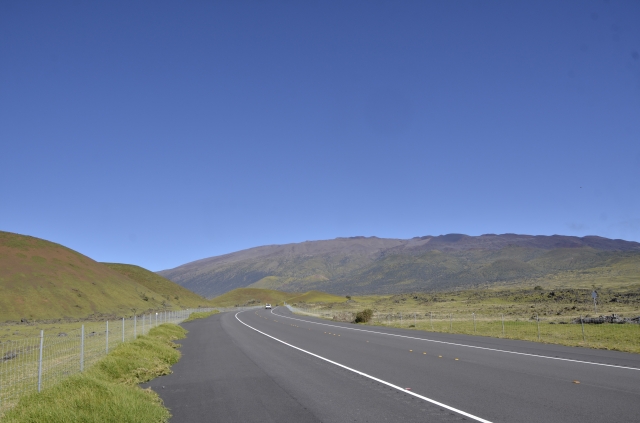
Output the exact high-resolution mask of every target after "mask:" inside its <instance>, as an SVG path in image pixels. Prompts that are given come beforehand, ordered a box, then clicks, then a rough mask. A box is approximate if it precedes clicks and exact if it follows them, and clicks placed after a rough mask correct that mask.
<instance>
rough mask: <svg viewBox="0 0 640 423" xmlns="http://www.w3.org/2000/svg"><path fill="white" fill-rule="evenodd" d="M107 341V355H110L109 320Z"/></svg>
mask: <svg viewBox="0 0 640 423" xmlns="http://www.w3.org/2000/svg"><path fill="white" fill-rule="evenodd" d="M106 339H107V354H109V321H108V320H107V333H106Z"/></svg>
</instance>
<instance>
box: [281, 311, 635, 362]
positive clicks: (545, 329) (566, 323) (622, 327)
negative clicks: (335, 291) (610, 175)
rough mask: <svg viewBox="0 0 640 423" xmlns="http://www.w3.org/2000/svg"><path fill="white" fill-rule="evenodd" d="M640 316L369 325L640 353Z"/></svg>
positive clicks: (377, 318)
mask: <svg viewBox="0 0 640 423" xmlns="http://www.w3.org/2000/svg"><path fill="white" fill-rule="evenodd" d="M288 307H289V309H290V310H291V311H292V312H294V313H297V314H303V315H309V316H315V317H321V318H324V319H330V320H334V321H341V322H353V321H354V319H355V312H353V311H344V310H342V311H341V310H326V309H324V310H323V309H321V308H317V307H293V306H288ZM639 323H640V317H634V318H626V319H625V318H621V317H618V316H615V315H612V316H601V317H598V318H585V317H582V316H572V317H566V316H563V317H562V319H556V318H548V317H545V318H540V317H538V316H537V315H532V316H531V317H530V318H522V317H514V316H505V315H499V316H486V315H478V314H476V313H467V314H462V313H457V314H453V313H448V314H444V313H439V314H438V313H432V312H425V311H424V310H421V311H402V312H399V311H398V312H394V311H384V312H376V311H374V313H373V317H372V319H371V321H370V322H369V324H371V325H380V326H389V327H396V328H407V329H418V330H424V331H430V332H444V333H455V334H466V335H480V336H490V337H495V338H508V339H519V340H525V341H536V342H545V343H550V344H562V345H570V346H584V347H591V348H604V349H615V350H619V351H626V352H634V353H640V324H639Z"/></svg>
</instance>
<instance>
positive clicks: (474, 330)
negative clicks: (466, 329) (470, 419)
mask: <svg viewBox="0 0 640 423" xmlns="http://www.w3.org/2000/svg"><path fill="white" fill-rule="evenodd" d="M471 314H472V315H473V333H476V314H475V313H471Z"/></svg>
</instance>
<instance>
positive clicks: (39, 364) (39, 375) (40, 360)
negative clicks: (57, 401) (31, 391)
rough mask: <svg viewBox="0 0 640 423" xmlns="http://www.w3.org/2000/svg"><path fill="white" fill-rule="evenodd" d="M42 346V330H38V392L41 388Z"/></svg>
mask: <svg viewBox="0 0 640 423" xmlns="http://www.w3.org/2000/svg"><path fill="white" fill-rule="evenodd" d="M43 348H44V330H40V351H39V357H38V392H40V390H41V389H42V349H43Z"/></svg>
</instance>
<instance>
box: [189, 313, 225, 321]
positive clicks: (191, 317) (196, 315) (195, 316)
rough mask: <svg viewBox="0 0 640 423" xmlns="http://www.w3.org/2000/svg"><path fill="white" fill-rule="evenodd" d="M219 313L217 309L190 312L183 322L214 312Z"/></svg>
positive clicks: (204, 316)
mask: <svg viewBox="0 0 640 423" xmlns="http://www.w3.org/2000/svg"><path fill="white" fill-rule="evenodd" d="M218 313H220V311H218V310H213V311H208V312H207V311H199V312H197V313H191V314H190V315H189V317H188V318H187V320H185V322H190V321H192V320H196V319H206V318H207V317H209V316H213V315H214V314H218Z"/></svg>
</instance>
